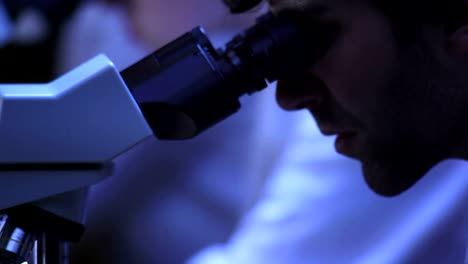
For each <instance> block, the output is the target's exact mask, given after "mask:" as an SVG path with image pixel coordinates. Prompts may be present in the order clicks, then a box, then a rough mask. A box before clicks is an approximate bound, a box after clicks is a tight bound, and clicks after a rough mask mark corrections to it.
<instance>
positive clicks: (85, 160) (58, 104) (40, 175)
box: [0, 55, 153, 222]
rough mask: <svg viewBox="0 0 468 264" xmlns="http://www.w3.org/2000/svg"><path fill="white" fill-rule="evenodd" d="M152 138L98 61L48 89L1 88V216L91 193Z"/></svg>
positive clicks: (121, 86)
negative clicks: (117, 161) (123, 157)
mask: <svg viewBox="0 0 468 264" xmlns="http://www.w3.org/2000/svg"><path fill="white" fill-rule="evenodd" d="M152 134H153V133H152V131H151V129H150V127H149V126H148V124H147V122H146V121H145V119H144V117H143V116H142V114H141V112H140V109H139V107H138V105H137V103H136V102H135V101H134V99H133V97H132V95H131V93H130V92H129V91H128V89H127V86H126V85H125V83H124V81H123V80H122V78H121V76H120V74H119V72H118V71H117V69H116V68H115V66H114V65H113V63H112V62H111V61H110V60H109V59H108V58H107V57H105V56H103V55H100V56H97V57H95V58H93V59H91V60H90V61H88V62H86V63H84V64H82V65H81V66H79V67H78V68H76V69H75V70H73V71H71V72H69V73H67V74H65V75H64V76H62V77H60V78H59V79H57V80H55V81H53V82H51V83H47V84H33V85H16V84H11V85H0V210H3V209H6V208H10V207H14V206H18V205H21V204H24V203H29V202H33V201H39V200H41V199H44V198H48V197H52V196H58V195H63V194H64V193H68V192H71V191H74V190H78V191H79V190H80V189H82V188H84V187H87V186H90V185H92V184H94V183H96V182H98V181H100V180H102V179H103V178H105V177H106V176H108V175H110V174H111V169H112V166H111V162H112V159H114V158H115V157H116V156H118V155H119V154H121V153H123V152H125V151H127V150H128V149H130V148H132V147H133V146H135V145H136V144H138V143H140V142H142V141H143V140H144V139H146V138H148V137H150V136H152ZM72 196H73V195H72ZM47 204H50V201H48V203H47ZM53 207H54V206H51V208H53ZM54 213H57V214H59V215H62V216H64V217H68V218H70V216H67V215H64V214H66V213H64V212H60V210H58V212H54ZM69 215H73V213H69ZM74 215H76V216H78V215H79V214H76V213H75V214H74ZM71 220H74V221H77V222H81V219H71Z"/></svg>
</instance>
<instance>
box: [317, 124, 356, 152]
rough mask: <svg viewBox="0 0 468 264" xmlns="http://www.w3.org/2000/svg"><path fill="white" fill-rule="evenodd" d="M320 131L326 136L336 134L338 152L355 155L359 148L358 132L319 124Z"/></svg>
mask: <svg viewBox="0 0 468 264" xmlns="http://www.w3.org/2000/svg"><path fill="white" fill-rule="evenodd" d="M319 129H320V132H321V133H322V134H323V135H326V136H332V135H336V139H335V149H336V152H338V153H340V154H343V155H346V156H351V157H355V155H356V154H357V150H358V149H357V148H358V133H357V132H356V131H352V130H347V129H336V128H331V127H327V126H323V125H322V126H319Z"/></svg>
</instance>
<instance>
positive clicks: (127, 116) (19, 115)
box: [0, 13, 336, 264]
mask: <svg viewBox="0 0 468 264" xmlns="http://www.w3.org/2000/svg"><path fill="white" fill-rule="evenodd" d="M302 27H303V26H302V25H301V24H300V23H299V22H298V21H296V20H295V19H294V16H292V15H290V14H288V13H280V14H272V13H267V14H265V15H262V16H260V17H259V18H258V19H257V21H256V23H255V24H254V25H253V26H251V27H250V28H248V29H246V30H245V31H243V32H241V33H240V34H238V35H236V36H235V37H234V38H233V39H232V40H231V41H229V42H228V43H227V44H226V45H225V46H224V47H222V48H217V49H216V48H214V47H213V45H212V44H211V43H210V40H209V39H208V38H207V36H206V35H205V33H204V31H203V28H201V27H196V28H195V29H193V30H192V31H190V32H187V33H186V34H183V35H182V36H180V37H179V38H177V39H175V40H174V41H172V42H170V43H169V44H167V45H165V46H164V47H162V48H160V49H158V50H157V51H155V52H154V53H152V54H150V55H148V56H147V57H145V58H143V59H142V60H140V61H139V62H137V63H135V64H134V65H132V66H130V67H129V68H127V69H125V70H124V71H122V72H119V71H117V70H116V68H115V66H114V65H113V63H112V62H111V61H110V60H109V59H108V58H107V57H106V56H104V55H98V56H97V57H95V58H93V59H91V60H89V61H88V62H86V63H84V64H82V65H81V66H79V67H77V68H76V69H74V70H72V71H70V72H69V73H67V74H65V75H63V76H61V77H60V78H58V79H56V80H55V81H52V82H50V83H46V84H27V85H23V84H6V85H0V263H1V264H21V263H29V264H65V263H69V248H68V246H69V243H70V242H78V241H79V240H80V237H81V236H82V234H83V232H84V218H85V208H86V198H87V193H88V191H89V186H91V185H93V184H96V183H98V182H99V181H101V180H103V179H105V178H106V177H109V176H111V175H112V171H113V160H114V159H115V158H116V157H117V156H119V155H121V154H122V153H125V152H126V151H128V150H130V149H131V148H132V147H134V146H136V145H138V144H140V143H141V142H143V141H144V140H145V139H147V138H149V137H153V136H156V137H157V138H158V139H161V140H183V139H190V138H193V137H195V136H197V135H198V134H200V133H201V132H203V131H204V130H206V129H208V128H210V127H212V126H213V125H215V124H217V123H219V122H221V121H222V120H224V119H225V118H227V117H228V116H230V115H231V114H233V113H235V112H236V111H238V110H239V108H240V103H239V98H240V97H241V96H244V95H251V94H253V93H255V92H258V91H260V90H262V89H263V88H265V87H266V86H267V84H268V83H269V82H273V81H275V80H277V79H278V78H290V77H291V76H293V75H294V74H295V73H297V72H300V71H304V70H305V69H306V67H307V66H308V64H310V62H311V61H313V60H315V59H316V58H317V57H319V56H320V55H321V54H323V53H324V52H325V50H326V49H327V48H328V47H329V46H330V44H331V43H332V41H333V39H334V33H335V32H336V30H335V27H334V26H331V25H325V24H320V23H317V24H316V25H308V26H307V29H304V28H302ZM304 32H307V34H304ZM312 37H315V38H313V39H308V38H312Z"/></svg>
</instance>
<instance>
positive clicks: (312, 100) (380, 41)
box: [270, 0, 466, 195]
mask: <svg viewBox="0 0 468 264" xmlns="http://www.w3.org/2000/svg"><path fill="white" fill-rule="evenodd" d="M270 4H271V8H272V10H273V11H274V12H279V11H281V10H286V9H288V10H295V11H300V10H313V9H314V8H311V7H312V6H319V5H323V7H324V9H323V10H325V11H324V12H323V13H321V12H320V14H318V13H316V12H311V13H307V12H308V11H304V13H303V14H301V16H302V17H303V18H304V19H302V20H303V21H305V22H304V23H307V20H308V18H310V21H312V20H313V19H314V20H319V21H320V20H323V21H324V22H325V21H329V22H333V23H337V24H338V25H339V26H340V33H339V35H338V38H337V40H336V41H335V42H334V44H333V45H332V46H331V47H330V49H329V50H328V51H327V53H326V54H325V55H324V56H323V57H322V58H321V59H319V60H318V61H316V62H315V63H313V65H312V66H311V68H310V69H308V71H307V72H304V73H300V74H298V76H295V78H290V79H287V80H279V81H278V88H277V99H278V102H279V104H280V105H281V106H282V107H283V108H285V109H288V110H295V109H303V108H305V109H308V110H309V111H310V112H311V113H312V114H313V116H314V118H315V120H316V122H317V124H318V126H319V128H320V130H321V132H322V133H323V134H325V135H337V140H336V142H335V148H336V150H337V151H338V152H339V153H342V154H344V155H347V156H349V157H352V158H356V159H359V160H360V161H361V162H362V167H363V173H364V176H365V178H366V181H367V183H368V184H369V186H370V187H371V188H372V189H374V190H375V191H376V192H378V193H380V194H383V195H396V194H398V193H400V192H402V191H404V190H406V189H407V188H409V187H410V186H411V185H413V184H414V183H415V182H416V181H417V180H418V179H420V178H421V177H422V176H423V175H424V174H425V173H426V172H427V171H428V170H429V169H430V168H431V167H432V166H434V165H435V164H436V163H438V162H439V161H441V160H443V159H445V158H448V157H449V156H450V155H451V152H452V149H453V148H454V146H455V145H456V144H457V143H458V141H459V140H461V137H462V136H463V135H462V133H457V132H466V130H465V128H464V127H461V126H460V120H461V118H462V114H464V113H462V112H463V111H462V110H463V105H464V104H465V103H464V102H463V99H462V97H463V96H461V94H459V92H460V91H462V88H461V87H463V86H465V85H466V84H465V85H464V84H463V82H462V81H461V78H460V76H462V74H461V70H460V65H457V63H455V60H452V58H451V57H450V56H448V54H447V52H446V50H445V46H444V40H445V36H444V34H443V32H442V30H441V29H440V27H437V26H424V27H422V28H421V37H420V38H417V40H414V41H413V42H412V43H406V44H405V45H401V43H400V42H399V41H397V39H396V38H395V35H394V30H393V29H394V28H393V27H392V24H391V23H390V22H389V20H388V19H387V17H385V16H384V15H383V14H382V13H381V12H380V11H379V10H376V9H375V8H374V7H373V6H372V5H371V4H369V3H367V2H366V1H364V0H353V1H346V0H328V1H327V0H276V1H275V0H272V1H271V3H270ZM306 7H307V8H306ZM464 70H465V71H466V69H464ZM465 87H466V86H465ZM462 123H465V122H463V120H462Z"/></svg>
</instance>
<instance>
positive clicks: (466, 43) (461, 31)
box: [448, 25, 468, 59]
mask: <svg viewBox="0 0 468 264" xmlns="http://www.w3.org/2000/svg"><path fill="white" fill-rule="evenodd" d="M448 52H449V53H450V54H451V55H453V56H455V57H458V58H466V59H468V25H463V26H462V27H460V28H458V29H457V30H456V31H455V32H454V33H452V35H451V36H450V37H449V39H448Z"/></svg>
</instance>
